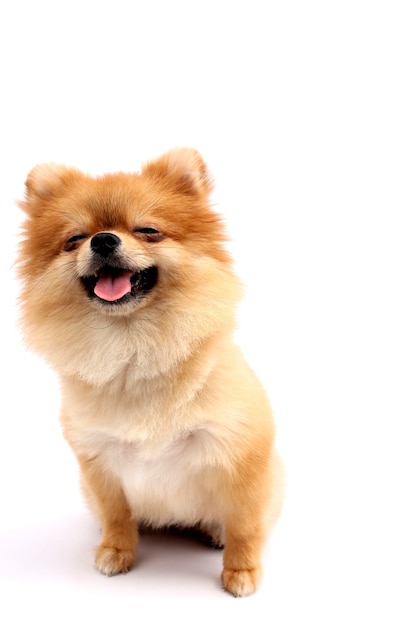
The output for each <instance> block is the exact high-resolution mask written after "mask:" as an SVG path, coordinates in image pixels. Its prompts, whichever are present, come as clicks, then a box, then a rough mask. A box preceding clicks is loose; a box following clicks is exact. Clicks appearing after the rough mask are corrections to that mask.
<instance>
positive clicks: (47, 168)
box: [26, 163, 71, 200]
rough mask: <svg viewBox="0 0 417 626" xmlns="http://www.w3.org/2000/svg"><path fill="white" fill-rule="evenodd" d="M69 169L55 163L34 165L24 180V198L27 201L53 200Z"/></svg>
mask: <svg viewBox="0 0 417 626" xmlns="http://www.w3.org/2000/svg"><path fill="white" fill-rule="evenodd" d="M70 171H71V170H69V168H67V167H66V166H65V165H58V164H57V163H43V164H42V165H36V166H35V167H34V168H33V169H32V170H31V171H30V172H29V175H28V177H27V179H26V197H27V199H28V200H35V199H41V200H44V199H47V198H53V197H55V196H56V195H57V194H58V190H59V189H60V188H61V187H62V184H63V182H64V179H65V178H66V177H67V176H68V174H69V172H70Z"/></svg>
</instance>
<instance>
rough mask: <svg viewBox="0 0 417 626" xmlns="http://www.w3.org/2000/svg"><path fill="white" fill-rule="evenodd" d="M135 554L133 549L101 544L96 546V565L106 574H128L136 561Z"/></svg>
mask: <svg viewBox="0 0 417 626" xmlns="http://www.w3.org/2000/svg"><path fill="white" fill-rule="evenodd" d="M135 556H136V555H135V553H134V552H132V551H131V550H122V549H120V548H113V547H108V546H103V545H100V546H98V547H97V548H96V561H95V565H96V568H97V569H98V571H99V572H101V573H102V574H105V575H106V576H113V575H114V574H127V572H128V571H129V569H130V568H131V567H132V565H133V563H134V562H135Z"/></svg>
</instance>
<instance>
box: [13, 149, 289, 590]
mask: <svg viewBox="0 0 417 626" xmlns="http://www.w3.org/2000/svg"><path fill="white" fill-rule="evenodd" d="M26 185H27V196H26V200H25V201H24V202H22V207H23V208H24V210H25V211H26V213H27V216H28V217H27V220H26V221H25V223H24V237H23V241H22V245H21V253H20V276H21V278H22V279H23V290H22V298H21V300H22V326H23V329H24V332H25V334H26V339H27V342H28V344H29V346H31V347H32V348H33V349H34V350H36V351H38V352H39V353H41V354H43V355H44V356H45V357H46V358H47V359H48V361H49V362H50V363H51V365H52V366H53V367H54V368H55V370H56V371H57V372H58V374H59V376H60V380H61V385H62V414H61V420H62V425H63V429H64V434H65V437H66V439H67V440H68V442H69V443H70V445H71V447H72V449H73V450H74V453H75V455H76V456H77V459H78V462H79V465H80V469H81V477H82V483H83V487H84V490H85V493H86V495H87V496H88V500H89V501H90V503H91V505H92V507H93V508H94V510H95V511H96V513H97V515H98V516H99V518H100V521H101V526H102V541H101V544H100V546H99V547H98V548H97V551H96V566H97V568H98V569H99V570H100V571H101V572H103V573H105V574H108V575H111V574H115V573H118V572H125V571H127V570H128V569H129V567H131V566H132V564H133V563H134V560H135V555H136V548H137V542H138V531H137V526H138V524H145V525H148V526H151V527H153V528H158V527H162V526H169V525H176V526H179V527H198V528H200V529H201V530H202V531H203V532H205V533H207V534H208V535H210V536H211V537H212V539H213V542H214V543H215V544H217V545H222V544H224V546H225V550H224V570H223V574H222V579H223V585H224V587H225V589H227V590H228V591H230V592H231V593H233V594H234V595H247V594H249V593H252V592H253V591H254V590H255V589H256V585H257V583H258V581H259V578H260V573H261V561H260V559H261V549H262V546H263V544H264V541H265V539H266V536H267V532H268V529H269V528H270V526H271V524H272V523H273V522H274V520H275V519H276V517H277V515H278V513H279V510H280V507H281V501H282V469H281V465H280V462H279V459H278V457H277V455H276V453H275V452H274V449H273V443H274V424H273V418H272V415H271V411H270V408H269V405H268V401H267V399H266V396H265V394H264V391H263V389H262V387H261V385H260V383H259V382H258V380H257V379H256V377H255V376H254V374H253V372H252V371H251V370H250V369H249V367H248V365H247V364H246V361H245V359H244V357H243V356H242V354H241V352H240V350H239V348H238V347H237V346H236V345H235V344H234V343H233V338H232V333H233V329H234V325H235V322H234V310H235V306H236V303H237V302H238V300H239V297H240V291H241V290H240V285H239V282H238V281H237V279H236V277H235V276H234V274H233V271H232V268H231V260H230V258H229V256H228V254H227V253H226V251H225V250H224V248H223V245H222V243H223V241H224V234H223V227H222V224H221V222H220V220H219V217H218V216H217V215H216V213H215V212H214V211H212V210H211V208H210V207H209V204H208V198H209V193H210V191H211V184H210V181H209V179H208V176H207V172H206V168H205V164H204V163H203V161H202V159H201V157H200V155H199V154H198V153H197V152H195V151H193V150H190V149H178V150H173V151H171V152H169V153H167V154H166V155H164V156H163V157H161V158H160V159H158V160H157V161H155V162H152V163H149V164H148V165H146V166H145V167H144V169H143V171H142V174H140V175H139V174H131V175H130V174H113V175H106V176H103V177H101V178H91V177H88V176H85V175H83V174H81V173H80V172H78V171H77V170H73V169H68V168H65V167H62V166H55V165H45V166H39V167H36V168H34V170H32V172H31V173H30V174H29V177H28V180H27V183H26Z"/></svg>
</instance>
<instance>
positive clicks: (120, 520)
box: [78, 457, 139, 576]
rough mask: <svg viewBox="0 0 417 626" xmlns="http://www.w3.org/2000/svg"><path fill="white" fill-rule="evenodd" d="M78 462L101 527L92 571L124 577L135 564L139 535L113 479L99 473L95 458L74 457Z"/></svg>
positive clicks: (99, 466)
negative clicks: (95, 569) (94, 566)
mask: <svg viewBox="0 0 417 626" xmlns="http://www.w3.org/2000/svg"><path fill="white" fill-rule="evenodd" d="M78 461H79V464H80V468H81V475H82V479H83V481H84V483H85V485H86V487H87V490H88V491H89V492H90V493H91V495H92V497H93V500H94V504H95V505H96V508H97V510H98V514H99V517H100V521H101V525H102V526H101V530H102V538H101V543H100V545H99V546H97V548H96V558H95V564H96V567H97V569H98V570H99V572H101V573H102V574H106V575H107V576H112V575H113V574H120V573H122V574H125V573H126V572H128V571H129V569H130V568H131V567H132V565H133V563H134V561H135V558H136V550H137V545H138V540H139V533H138V529H137V525H136V522H135V521H134V519H133V518H132V514H131V511H130V508H129V505H128V503H127V500H126V497H125V495H124V493H123V489H122V487H121V485H120V483H119V482H118V480H117V479H116V477H114V476H111V475H110V474H109V473H108V472H105V471H104V470H103V468H102V467H101V465H100V463H99V461H98V459H97V458H93V459H86V458H80V457H78Z"/></svg>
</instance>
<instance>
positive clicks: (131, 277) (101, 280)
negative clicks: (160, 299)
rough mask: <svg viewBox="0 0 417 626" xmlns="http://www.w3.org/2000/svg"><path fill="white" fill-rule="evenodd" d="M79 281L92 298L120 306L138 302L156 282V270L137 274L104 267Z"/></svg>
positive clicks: (152, 267) (128, 270) (153, 267)
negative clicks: (132, 301)
mask: <svg viewBox="0 0 417 626" xmlns="http://www.w3.org/2000/svg"><path fill="white" fill-rule="evenodd" d="M81 280H82V282H83V284H84V286H85V288H86V289H87V292H88V294H89V295H90V296H91V297H92V298H98V299H99V300H100V301H101V302H103V303H106V304H122V303H125V302H129V301H131V300H139V299H140V298H142V297H143V296H144V295H145V294H146V293H147V292H148V291H150V290H151V289H152V288H153V287H154V286H155V285H156V282H157V280H158V270H157V268H156V267H155V266H154V265H152V266H151V267H147V268H145V269H143V270H140V271H139V272H138V271H134V270H131V269H128V268H123V267H112V266H111V265H105V266H103V267H102V268H101V269H100V270H98V271H97V272H95V273H94V274H92V275H91V276H83V277H82V279H81Z"/></svg>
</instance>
